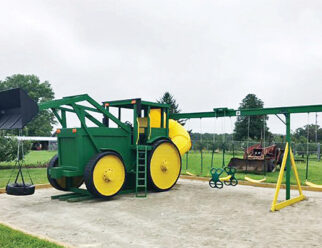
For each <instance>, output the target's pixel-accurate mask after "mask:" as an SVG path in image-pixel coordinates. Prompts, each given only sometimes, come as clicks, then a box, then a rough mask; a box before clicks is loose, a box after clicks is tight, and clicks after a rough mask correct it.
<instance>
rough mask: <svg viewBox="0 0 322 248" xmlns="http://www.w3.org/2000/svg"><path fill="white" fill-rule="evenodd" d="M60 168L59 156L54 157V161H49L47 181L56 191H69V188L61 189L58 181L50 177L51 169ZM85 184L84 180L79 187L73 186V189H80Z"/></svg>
mask: <svg viewBox="0 0 322 248" xmlns="http://www.w3.org/2000/svg"><path fill="white" fill-rule="evenodd" d="M57 166H58V155H57V154H56V155H55V156H54V157H52V159H51V160H50V161H49V163H48V166H47V179H48V181H49V183H50V185H51V186H53V187H54V188H55V189H57V190H62V191H67V190H68V189H67V188H63V187H61V186H60V185H59V184H58V183H57V181H56V179H54V178H52V177H51V176H50V175H49V170H50V169H51V168H54V167H57ZM83 183H84V180H82V181H81V182H80V183H79V184H77V185H73V187H75V188H79V187H80V186H81V185H82V184H83Z"/></svg>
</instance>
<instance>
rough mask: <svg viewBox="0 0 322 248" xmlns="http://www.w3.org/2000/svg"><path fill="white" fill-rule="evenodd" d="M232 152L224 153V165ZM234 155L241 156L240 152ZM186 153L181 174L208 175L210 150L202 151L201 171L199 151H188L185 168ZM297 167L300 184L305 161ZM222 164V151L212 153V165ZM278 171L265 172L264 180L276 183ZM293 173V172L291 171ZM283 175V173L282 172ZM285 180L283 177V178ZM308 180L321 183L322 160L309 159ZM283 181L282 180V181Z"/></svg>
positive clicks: (303, 177)
mask: <svg viewBox="0 0 322 248" xmlns="http://www.w3.org/2000/svg"><path fill="white" fill-rule="evenodd" d="M232 157H233V156H232V154H225V165H227V164H228V163H229V161H230V159H231V158H232ZM236 157H242V155H241V154H239V156H236ZM186 158H187V157H186V155H185V156H184V157H183V158H182V172H181V173H182V174H185V173H186V171H188V172H190V173H192V174H194V175H197V176H210V168H211V152H205V153H203V170H202V172H201V159H200V152H194V151H192V152H189V155H188V168H187V170H186V166H187V164H186ZM296 165H297V168H298V172H299V176H300V180H301V182H302V184H303V185H304V183H305V167H306V162H304V163H303V162H302V163H299V162H297V164H296ZM221 166H222V153H215V154H214V167H216V168H221ZM278 174H279V171H276V172H272V173H267V174H266V178H267V180H266V182H269V183H276V182H277V177H278ZM291 174H292V175H293V173H291ZM245 175H246V174H245V173H237V174H236V176H237V179H239V180H243V179H244V177H245ZM284 175H285V174H284ZM248 176H250V177H251V178H254V179H261V178H263V177H264V176H263V175H255V174H250V173H249V174H248ZM284 180H285V179H284ZM309 181H311V182H313V183H316V184H322V160H321V161H320V162H317V160H313V159H312V160H310V161H309ZM283 182H284V181H283ZM291 183H292V184H296V181H295V178H294V177H291Z"/></svg>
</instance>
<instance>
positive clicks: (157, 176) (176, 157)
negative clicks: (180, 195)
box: [148, 140, 181, 191]
mask: <svg viewBox="0 0 322 248" xmlns="http://www.w3.org/2000/svg"><path fill="white" fill-rule="evenodd" d="M148 168H149V173H148V175H149V183H150V186H152V188H153V189H154V190H156V191H166V190H169V189H171V188H172V187H173V186H174V185H175V184H176V182H177V180H178V178H179V176H180V172H181V156H180V153H179V150H178V148H177V147H176V145H175V144H173V143H172V142H171V141H168V140H162V141H158V142H156V144H155V145H154V149H153V150H152V152H151V154H150V160H149V167H148Z"/></svg>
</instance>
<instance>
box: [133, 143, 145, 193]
mask: <svg viewBox="0 0 322 248" xmlns="http://www.w3.org/2000/svg"><path fill="white" fill-rule="evenodd" d="M147 160H148V146H142V145H139V146H137V149H136V174H135V195H136V197H146V195H147V165H148V161H147Z"/></svg>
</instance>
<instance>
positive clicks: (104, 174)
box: [0, 89, 322, 210]
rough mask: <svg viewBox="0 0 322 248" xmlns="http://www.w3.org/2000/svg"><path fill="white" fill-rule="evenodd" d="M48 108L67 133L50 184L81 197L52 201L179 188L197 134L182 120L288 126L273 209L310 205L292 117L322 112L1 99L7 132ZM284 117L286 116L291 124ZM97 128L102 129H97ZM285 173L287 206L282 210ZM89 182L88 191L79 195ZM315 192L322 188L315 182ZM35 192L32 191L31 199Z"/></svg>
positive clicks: (7, 95)
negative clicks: (256, 120) (73, 119)
mask: <svg viewBox="0 0 322 248" xmlns="http://www.w3.org/2000/svg"><path fill="white" fill-rule="evenodd" d="M113 108H114V109H116V110H118V115H117V116H115V115H113V114H112V113H111V110H112V109H113ZM45 109H50V110H51V111H52V112H53V113H54V115H55V116H56V118H57V120H58V121H59V122H60V124H61V128H60V129H58V130H57V138H58V155H57V156H55V157H54V158H53V159H52V160H51V161H50V163H49V166H48V169H47V173H48V180H49V182H50V184H51V185H52V186H53V187H54V188H56V189H58V190H63V191H71V192H73V193H71V194H65V195H60V196H53V197H52V198H54V199H55V198H59V199H68V200H70V201H78V200H80V199H86V198H91V197H100V198H110V197H113V196H114V195H116V194H118V193H122V192H124V193H125V192H135V193H136V195H137V196H138V197H140V196H146V194H147V190H148V189H151V190H156V191H166V190H169V189H171V188H172V187H173V186H174V185H175V184H176V182H177V180H178V178H179V175H180V171H181V156H182V155H183V154H185V153H186V152H187V151H189V150H190V148H191V140H190V136H189V133H188V132H187V131H186V130H185V129H184V127H183V126H181V125H180V124H179V123H178V122H177V121H176V120H180V119H192V118H198V119H201V118H221V117H237V118H244V117H246V116H248V117H251V116H262V117H266V115H275V116H277V117H278V118H279V119H280V120H281V121H282V123H283V124H284V125H285V129H286V143H287V145H286V148H287V147H290V149H288V150H287V149H286V148H285V151H287V152H285V153H284V156H283V162H282V165H283V166H282V168H283V169H281V171H280V175H279V179H278V182H277V188H276V194H275V195H276V197H275V198H274V199H275V200H274V204H273V207H272V209H273V210H276V209H280V208H282V207H285V206H288V205H290V204H293V203H295V202H298V201H301V200H303V199H304V198H305V197H304V195H303V194H302V191H301V189H300V187H301V185H300V182H299V180H298V174H297V170H296V165H295V162H294V159H292V151H291V147H292V146H291V145H292V144H291V114H297V113H310V112H322V105H306V106H290V107H275V108H260V109H237V110H235V109H229V108H214V109H213V110H212V111H209V112H195V113H170V111H169V106H168V105H166V104H160V103H154V102H147V101H143V100H141V99H128V100H120V101H107V102H103V103H102V104H99V103H97V102H96V101H95V100H93V99H92V98H91V97H90V96H88V95H87V94H84V95H76V96H70V97H64V98H62V99H58V100H53V101H49V102H45V103H40V104H38V105H37V104H36V103H35V102H34V101H32V99H31V98H30V97H29V96H28V95H27V94H26V93H25V92H24V91H23V90H21V89H11V90H7V91H2V92H0V130H1V129H20V130H21V129H22V128H23V127H24V126H25V125H26V124H27V123H28V122H30V121H31V120H32V118H33V117H34V116H35V115H36V114H37V113H38V111H39V110H45ZM122 110H130V111H131V113H132V124H131V123H130V122H122V118H121V117H122ZM127 112H128V111H127ZM69 113H73V114H76V116H77V117H78V119H79V121H80V127H78V128H71V127H68V125H67V117H66V116H67V114H69ZM97 116H99V117H97ZM280 116H284V117H285V120H283V119H282V118H281V117H280ZM90 122H91V123H92V125H94V126H90V125H89V123H90ZM112 123H114V125H113V126H112V125H111V124H112ZM18 157H19V156H18ZM284 168H285V169H286V173H285V174H286V175H285V184H286V190H285V193H286V197H285V198H286V201H285V202H282V203H279V204H277V203H276V202H277V195H278V192H279V187H280V184H281V182H282V179H283V173H284ZM291 168H293V169H294V175H295V176H296V178H297V184H298V188H299V189H300V196H299V197H296V198H292V199H291V194H290V192H291V191H290V190H291ZM19 172H21V169H19ZM19 172H18V175H19ZM232 173H233V172H232ZM217 174H218V173H217ZM217 174H216V173H213V176H214V177H213V178H214V182H217V181H218V180H220V181H225V180H223V179H218V178H217V177H218V176H217ZM228 174H229V173H228ZM233 174H234V173H233ZM18 175H17V177H18ZM228 176H231V177H229V179H228V178H227V181H228V180H231V179H232V178H233V176H232V174H231V175H228ZM21 177H22V173H21ZM245 179H246V177H245ZM16 181H17V179H16ZM252 181H253V182H256V183H260V180H257V181H256V180H254V179H252ZM83 182H85V185H86V188H87V190H85V189H79V187H80V185H82V184H83ZM15 183H16V182H15ZM310 185H313V186H314V187H319V185H314V184H313V183H311V184H310ZM15 187H16V188H15ZM19 187H20V185H17V184H13V185H11V190H12V191H11V192H12V193H13V192H15V193H21V194H24V193H25V194H27V193H28V192H27V193H26V192H24V190H25V188H26V187H25V183H23V185H22V189H19ZM30 187H32V186H30ZM321 187H322V186H321ZM7 189H8V185H7ZM32 192H33V190H32V188H30V192H29V193H30V194H31V193H32ZM7 193H8V190H7ZM275 203H276V204H275Z"/></svg>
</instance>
